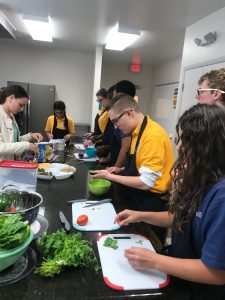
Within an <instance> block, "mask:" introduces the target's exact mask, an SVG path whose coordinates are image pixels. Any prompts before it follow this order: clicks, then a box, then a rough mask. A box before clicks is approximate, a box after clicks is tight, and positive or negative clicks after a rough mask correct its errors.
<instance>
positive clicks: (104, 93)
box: [96, 88, 107, 99]
mask: <svg viewBox="0 0 225 300" xmlns="http://www.w3.org/2000/svg"><path fill="white" fill-rule="evenodd" d="M96 96H101V97H102V98H103V99H104V98H107V90H106V89H105V88H101V89H100V90H98V91H97V93H96Z"/></svg>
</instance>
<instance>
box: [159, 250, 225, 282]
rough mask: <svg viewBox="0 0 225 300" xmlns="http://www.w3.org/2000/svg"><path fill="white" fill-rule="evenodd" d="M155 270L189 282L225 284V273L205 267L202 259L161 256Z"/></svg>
mask: <svg viewBox="0 0 225 300" xmlns="http://www.w3.org/2000/svg"><path fill="white" fill-rule="evenodd" d="M155 269H157V270H160V271H162V272H165V273H167V274H170V275H172V276H176V277H179V278H182V279H185V280H189V281H194V282H199V283H206V284H225V271H220V270H215V269H211V268H209V267H207V266H206V265H204V264H203V263H202V261H201V260H200V259H182V258H174V257H169V256H165V255H159V256H158V257H157V260H156V264H155Z"/></svg>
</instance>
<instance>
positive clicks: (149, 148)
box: [93, 94, 174, 241]
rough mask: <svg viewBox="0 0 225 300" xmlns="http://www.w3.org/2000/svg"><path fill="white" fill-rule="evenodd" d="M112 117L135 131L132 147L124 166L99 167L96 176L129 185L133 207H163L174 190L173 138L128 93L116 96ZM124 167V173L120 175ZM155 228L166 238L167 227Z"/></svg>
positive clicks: (120, 125) (119, 125)
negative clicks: (172, 170) (170, 192)
mask: <svg viewBox="0 0 225 300" xmlns="http://www.w3.org/2000/svg"><path fill="white" fill-rule="evenodd" d="M108 113H109V117H110V119H111V121H112V122H113V123H114V126H115V127H116V128H119V129H120V130H122V131H123V132H124V133H125V134H126V133H129V132H131V133H132V141H131V146H130V150H129V151H128V154H127V158H126V165H125V167H124V168H116V167H112V168H109V169H108V170H99V171H97V173H96V175H94V176H93V177H94V178H105V179H108V180H111V181H114V182H117V183H120V184H123V185H125V186H127V187H128V188H126V190H127V199H128V200H129V202H130V203H131V204H132V205H131V208H135V209H137V210H142V211H163V210H165V209H166V204H167V203H166V201H165V196H166V194H167V193H168V191H169V190H170V185H171V176H170V171H171V168H172V166H173V163H174V155H173V148H172V144H171V141H170V139H169V136H168V134H167V133H166V131H165V130H164V129H163V128H162V127H161V126H160V125H159V124H158V123H156V122H154V121H153V120H151V119H150V118H149V117H148V116H145V115H144V114H143V113H142V112H141V111H140V109H139V107H138V104H137V102H136V101H135V100H134V99H133V98H132V97H130V96H129V95H127V94H119V95H117V96H115V97H114V98H113V99H112V100H111V102H110V104H109V108H108ZM121 171H123V176H122V175H118V174H119V173H120V172H121ZM153 230H154V231H155V232H156V234H157V235H158V237H159V239H160V240H161V241H163V239H164V235H165V231H164V230H162V228H159V227H156V228H153Z"/></svg>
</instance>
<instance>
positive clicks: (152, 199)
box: [124, 116, 167, 244]
mask: <svg viewBox="0 0 225 300" xmlns="http://www.w3.org/2000/svg"><path fill="white" fill-rule="evenodd" d="M147 120H148V119H147V116H145V117H144V120H143V122H142V124H141V128H140V132H139V134H138V138H137V142H136V145H135V149H134V154H130V150H129V151H128V153H127V157H126V164H125V169H124V175H125V176H139V173H138V170H137V167H136V152H137V150H138V147H139V143H140V139H141V136H142V134H143V132H144V130H145V127H146V125H147ZM126 194H127V197H129V198H128V200H129V203H130V207H129V208H131V209H136V210H139V211H166V210H167V201H166V200H165V199H162V198H161V197H163V196H165V195H166V194H167V193H163V194H157V193H153V192H150V191H145V190H141V189H136V188H131V187H126ZM151 229H152V230H153V231H154V232H155V234H156V235H157V237H158V238H159V240H160V241H161V243H162V244H164V242H165V236H166V231H167V230H166V229H165V228H162V227H158V226H154V225H151Z"/></svg>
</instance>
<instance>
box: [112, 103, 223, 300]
mask: <svg viewBox="0 0 225 300" xmlns="http://www.w3.org/2000/svg"><path fill="white" fill-rule="evenodd" d="M177 133H178V136H179V141H178V145H177V150H178V159H177V161H176V162H175V165H174V174H175V175H174V176H173V192H172V194H171V199H170V203H169V209H168V211H167V212H139V211H131V210H125V211H122V212H120V213H119V214H118V215H117V217H116V219H115V222H117V223H119V224H120V225H128V224H129V223H134V222H140V221H144V222H147V223H149V224H151V225H157V226H162V227H166V228H169V227H172V245H171V249H170V250H171V251H169V254H170V255H162V254H158V253H155V252H152V251H150V250H147V249H143V248H132V249H127V250H125V257H126V258H127V259H128V261H129V263H130V264H131V265H132V266H133V267H134V268H137V269H158V270H160V271H163V272H165V273H168V274H170V275H172V276H175V277H177V278H181V279H184V280H186V281H189V282H190V290H191V291H192V294H191V298H190V299H203V298H202V297H203V296H204V299H213V297H215V298H216V299H225V234H224V228H225V155H224V154H225V109H224V108H222V107H219V106H217V105H206V104H202V105H201V104H198V105H195V106H193V107H192V108H190V109H189V110H187V111H186V112H185V113H184V114H183V115H182V116H181V117H180V119H179V121H178V124H177Z"/></svg>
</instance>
